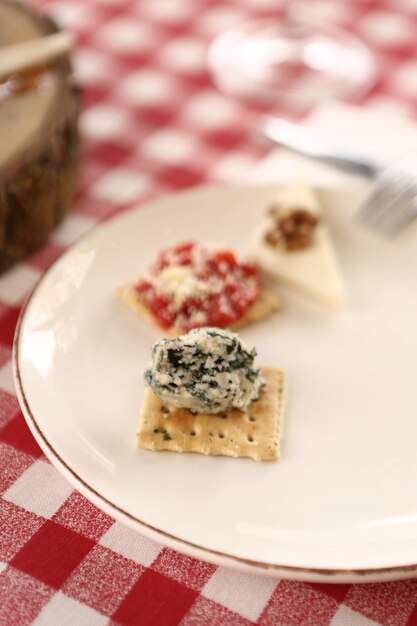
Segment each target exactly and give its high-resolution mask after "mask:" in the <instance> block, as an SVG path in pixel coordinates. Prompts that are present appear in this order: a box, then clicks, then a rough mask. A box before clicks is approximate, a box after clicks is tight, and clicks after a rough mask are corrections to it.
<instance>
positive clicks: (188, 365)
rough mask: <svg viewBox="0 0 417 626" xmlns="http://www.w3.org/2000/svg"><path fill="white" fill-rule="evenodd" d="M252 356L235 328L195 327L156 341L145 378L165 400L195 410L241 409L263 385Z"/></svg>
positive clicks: (254, 353)
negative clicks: (184, 332) (183, 333)
mask: <svg viewBox="0 0 417 626" xmlns="http://www.w3.org/2000/svg"><path fill="white" fill-rule="evenodd" d="M255 356H256V350H255V349H252V350H247V349H246V347H245V346H244V345H243V343H242V342H241V341H240V339H239V336H238V335H237V334H236V333H233V332H230V331H225V330H220V329H218V328H210V327H208V328H207V327H206V328H199V329H195V330H192V331H190V332H189V333H188V334H186V335H182V336H181V337H178V338H176V339H161V340H160V341H158V342H157V343H156V344H155V345H154V347H153V349H152V364H151V366H150V367H149V368H148V369H147V370H146V371H145V380H146V382H147V383H148V384H149V386H150V387H151V388H152V389H153V391H154V392H155V393H156V395H158V396H159V397H160V398H161V400H162V401H163V402H166V403H167V404H170V405H174V406H177V407H181V408H186V409H190V410H191V411H196V412H199V413H220V412H222V411H226V410H227V409H230V408H233V407H234V408H237V409H241V410H242V411H245V410H246V409H247V408H248V406H249V404H250V403H251V402H252V401H254V400H256V399H258V397H259V392H260V389H261V388H262V386H263V380H262V378H261V375H260V370H259V369H258V368H256V367H254V358H255Z"/></svg>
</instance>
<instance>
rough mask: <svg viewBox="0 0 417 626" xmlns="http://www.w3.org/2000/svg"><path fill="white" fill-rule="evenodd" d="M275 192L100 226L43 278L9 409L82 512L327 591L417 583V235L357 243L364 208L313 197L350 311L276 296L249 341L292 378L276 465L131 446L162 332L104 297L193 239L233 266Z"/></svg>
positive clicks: (175, 202)
mask: <svg viewBox="0 0 417 626" xmlns="http://www.w3.org/2000/svg"><path fill="white" fill-rule="evenodd" d="M275 192H276V189H274V188H273V187H261V188H259V187H258V188H255V187H251V188H241V187H239V188H228V189H210V188H200V189H195V190H192V191H189V192H186V193H182V194H178V195H173V196H170V197H166V198H162V199H160V200H157V201H156V202H153V203H151V204H150V205H149V206H146V207H142V208H139V209H135V210H132V211H130V212H129V213H126V214H125V215H123V216H122V217H119V218H117V219H114V220H112V221H110V222H108V223H106V224H104V225H102V226H101V227H99V228H97V229H95V230H94V231H93V232H92V233H91V234H89V235H88V236H86V237H85V238H84V239H83V240H81V241H80V242H78V243H77V244H76V245H75V246H74V247H72V248H71V249H70V250H68V251H67V252H66V253H65V254H64V255H63V256H62V257H61V258H60V259H59V260H58V261H57V262H56V263H55V264H54V265H53V266H52V267H51V269H50V270H49V271H48V272H47V273H46V274H45V275H44V276H43V278H42V280H41V281H40V283H39V285H38V286H37V288H36V289H35V291H34V293H33V294H32V296H31V298H30V300H29V302H28V303H27V305H26V307H25V310H24V311H23V313H22V316H21V320H20V326H19V329H18V331H17V334H16V341H15V358H14V365H15V376H16V382H17V388H18V394H19V399H20V402H21V404H22V408H23V412H24V414H25V417H26V419H27V421H28V424H29V426H30V428H31V429H32V432H33V433H34V435H35V437H36V439H37V440H38V442H39V443H40V445H41V447H42V448H43V450H44V451H45V453H46V454H47V455H48V457H49V458H50V459H51V461H52V462H53V463H54V464H55V465H56V466H57V467H58V468H59V469H60V470H61V471H62V472H63V473H64V475H65V476H66V477H67V478H68V479H69V480H70V481H71V482H72V483H73V484H74V485H75V486H76V487H77V488H78V489H79V490H80V491H81V492H82V493H83V494H84V495H85V496H86V497H87V498H89V499H90V500H91V501H93V502H94V503H95V504H97V505H98V506H99V507H101V508H102V509H103V510H105V511H107V512H108V513H110V514H111V515H112V516H113V517H115V518H117V519H119V520H122V521H123V522H126V523H127V524H129V525H130V526H132V527H133V528H136V529H137V530H138V531H139V532H142V533H144V534H147V535H149V536H151V537H153V538H155V539H157V540H159V541H161V542H163V543H165V544H167V545H169V546H171V547H173V548H176V549H178V550H180V551H183V552H185V553H188V554H190V555H194V556H196V557H199V558H203V559H206V560H209V561H213V562H216V563H220V564H226V565H230V566H234V567H239V568H242V569H246V570H251V571H258V572H265V571H268V572H269V573H272V574H275V575H279V576H285V577H290V578H298V579H309V580H325V581H332V582H336V581H371V580H382V579H384V580H387V579H393V578H400V577H405V576H410V575H414V574H415V571H416V569H417V567H416V565H415V564H416V563H417V497H416V496H417V487H416V477H417V454H416V444H417V332H416V304H417V295H416V294H417V290H416V281H415V275H416V268H417V245H416V231H415V229H410V230H409V231H408V232H407V233H405V234H404V235H403V236H402V237H401V238H400V239H398V240H397V241H395V242H385V241H382V240H379V239H378V238H376V237H373V236H371V235H368V234H366V233H362V232H361V231H359V230H357V229H356V228H355V226H354V225H353V223H352V222H351V220H350V215H351V213H352V211H353V210H354V209H355V207H356V204H357V200H358V198H357V196H355V195H352V194H349V193H347V192H342V191H335V190H333V191H331V190H322V191H321V197H322V199H323V202H324V205H325V209H326V210H327V212H328V219H329V223H330V226H331V228H332V231H333V235H334V239H335V242H336V246H337V249H338V252H339V257H340V263H341V266H342V268H343V273H344V276H345V279H346V285H347V290H348V294H349V304H348V305H347V307H346V309H345V310H344V311H341V312H339V313H334V312H330V311H326V310H325V309H323V308H321V307H320V306H319V305H317V306H316V305H315V304H314V303H312V302H309V301H308V300H306V299H303V298H302V297H301V296H300V297H297V296H295V295H291V294H290V293H289V292H288V293H287V292H284V294H283V295H284V298H285V308H284V310H283V311H282V312H281V313H279V314H276V315H274V316H273V317H271V318H269V319H268V320H266V321H264V322H262V323H258V324H256V325H253V326H251V327H250V328H247V329H245V330H244V331H242V336H243V338H244V340H245V342H246V343H247V344H248V345H249V346H252V345H255V346H256V347H257V349H258V354H259V357H258V359H259V360H258V362H259V363H260V364H262V363H264V364H274V365H277V366H282V367H284V368H285V369H286V370H287V372H288V377H289V384H290V388H289V403H288V408H287V412H286V417H285V428H284V437H283V442H282V460H281V461H280V462H279V463H273V462H272V463H256V462H255V461H252V460H248V459H231V458H221V457H205V456H203V455H197V454H177V453H167V452H161V453H157V452H149V451H144V450H138V449H136V448H135V430H136V424H137V416H138V412H139V408H140V405H141V401H142V393H143V383H142V373H143V370H144V368H145V365H147V363H148V361H149V357H150V349H151V346H152V344H153V342H154V341H156V340H157V339H158V337H159V334H158V332H157V331H155V330H153V329H151V328H150V327H148V326H147V325H146V324H145V323H144V322H142V321H140V320H138V319H136V318H135V317H134V316H133V315H132V314H131V312H130V311H127V310H125V309H124V308H123V305H122V304H121V303H119V302H118V301H116V299H115V298H114V297H113V292H114V290H115V288H116V287H117V286H118V285H119V284H121V283H124V282H125V281H126V280H130V279H134V278H135V277H136V276H137V275H138V273H139V272H140V271H141V270H142V269H143V268H144V267H145V266H146V265H147V264H148V263H149V261H151V260H152V259H153V258H154V256H155V254H156V253H157V251H158V250H159V249H160V248H161V246H166V245H169V244H172V243H175V242H178V241H180V240H185V239H189V238H194V239H197V240H200V241H217V242H222V243H227V244H228V245H230V246H231V247H233V248H235V249H236V250H238V251H240V252H243V251H244V249H245V245H246V242H247V240H248V238H249V236H250V234H251V232H252V229H253V228H254V227H255V225H256V224H257V222H258V219H259V218H260V215H261V213H262V212H263V211H264V209H265V207H266V206H267V205H268V204H269V203H270V202H271V201H272V200H273V199H274V195H275Z"/></svg>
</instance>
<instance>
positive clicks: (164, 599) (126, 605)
mask: <svg viewBox="0 0 417 626" xmlns="http://www.w3.org/2000/svg"><path fill="white" fill-rule="evenodd" d="M198 595H199V594H198V592H197V591H194V590H193V589H189V588H188V587H185V586H184V585H181V584H180V583H177V582H176V581H175V580H172V579H170V578H167V577H166V576H163V575H162V574H159V573H158V572H154V571H152V570H151V569H147V570H146V571H145V572H144V574H142V576H141V577H140V578H139V580H138V582H137V583H136V585H134V587H133V588H132V589H131V591H130V592H129V594H128V595H127V596H126V598H125V599H124V600H123V602H122V604H121V605H120V606H119V608H118V610H117V611H116V613H115V614H114V615H113V618H114V619H115V620H116V622H119V623H120V624H123V626H137V624H139V623H140V626H154V625H155V624H163V625H164V626H177V624H178V623H179V622H180V621H181V619H182V618H183V617H184V615H185V614H186V613H187V611H188V610H189V608H190V607H191V606H192V604H193V603H194V601H195V600H196V598H197V597H198Z"/></svg>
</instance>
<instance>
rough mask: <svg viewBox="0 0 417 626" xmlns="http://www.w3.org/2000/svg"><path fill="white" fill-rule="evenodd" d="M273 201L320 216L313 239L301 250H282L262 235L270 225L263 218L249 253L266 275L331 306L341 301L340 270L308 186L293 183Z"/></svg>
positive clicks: (323, 220)
mask: <svg viewBox="0 0 417 626" xmlns="http://www.w3.org/2000/svg"><path fill="white" fill-rule="evenodd" d="M276 200H277V203H279V204H280V205H282V206H283V207H284V208H285V207H287V206H288V208H291V207H293V208H296V207H298V208H303V209H306V210H308V211H309V212H310V213H313V214H314V215H317V216H318V217H319V218H320V219H319V222H318V224H317V226H316V228H315V230H314V239H313V241H312V243H311V245H309V246H308V247H306V248H303V249H301V250H290V251H287V250H284V249H282V248H279V247H273V246H270V245H268V244H267V243H266V242H265V240H264V236H265V233H266V231H267V230H268V229H269V228H270V226H271V221H270V220H271V218H269V217H268V216H266V217H265V219H264V221H263V222H262V224H261V225H260V228H259V230H258V231H257V232H256V233H255V236H254V239H253V243H252V246H251V256H252V258H253V259H254V260H255V261H256V262H257V263H258V265H259V266H260V267H261V268H262V269H264V270H265V271H266V272H267V273H268V274H270V275H272V276H273V277H276V278H278V279H280V280H281V281H283V282H285V283H287V284H288V285H289V286H290V287H293V288H295V289H297V290H299V291H301V292H304V293H305V294H306V295H308V296H310V297H311V298H314V299H315V300H319V301H320V302H322V303H324V304H326V305H328V306H331V307H333V308H340V307H342V306H343V304H344V300H345V291H344V286H343V281H342V276H341V272H340V270H339V267H338V263H337V259H336V255H335V252H334V248H333V244H332V241H331V237H330V233H329V229H328V227H327V225H326V221H325V217H324V215H323V212H322V209H321V206H320V203H319V200H318V198H317V196H316V194H315V192H314V191H313V189H311V188H310V187H309V186H308V185H306V184H304V183H294V184H292V185H290V186H288V187H286V188H284V189H283V190H282V192H281V193H280V194H279V195H278V196H277V199H276Z"/></svg>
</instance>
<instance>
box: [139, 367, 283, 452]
mask: <svg viewBox="0 0 417 626" xmlns="http://www.w3.org/2000/svg"><path fill="white" fill-rule="evenodd" d="M261 372H262V377H263V379H264V380H265V383H266V385H265V387H263V389H262V390H261V393H260V396H259V399H258V400H255V401H254V402H252V403H251V404H250V406H249V408H248V410H247V411H246V412H244V411H240V410H239V409H231V410H228V411H225V412H223V413H217V414H214V415H213V414H203V413H196V414H194V413H192V412H191V411H190V410H188V409H179V408H177V407H174V406H167V405H166V404H165V403H163V402H162V400H160V398H159V397H158V396H157V395H156V394H155V393H154V392H153V391H152V389H151V388H150V387H146V389H145V399H144V403H143V407H142V411H141V414H140V419H139V430H138V432H137V436H136V443H137V445H138V447H139V448H146V449H148V450H171V451H175V452H199V453H201V454H210V455H224V456H233V457H250V458H252V459H255V460H256V461H268V460H269V461H273V460H276V459H279V456H280V439H281V434H282V423H283V415H284V404H285V382H286V381H285V373H284V372H283V370H280V369H276V368H270V367H263V368H261Z"/></svg>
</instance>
